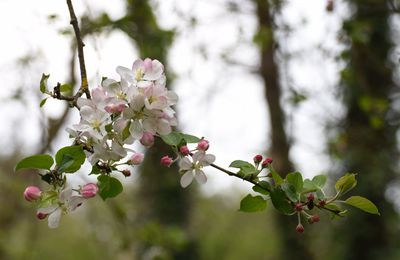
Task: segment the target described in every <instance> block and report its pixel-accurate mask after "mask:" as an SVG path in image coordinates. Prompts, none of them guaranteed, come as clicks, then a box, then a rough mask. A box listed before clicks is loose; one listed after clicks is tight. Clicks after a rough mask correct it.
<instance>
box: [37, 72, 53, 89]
mask: <svg viewBox="0 0 400 260" xmlns="http://www.w3.org/2000/svg"><path fill="white" fill-rule="evenodd" d="M49 77H50V74H49V75H46V74H44V73H43V74H42V78H41V79H40V87H39V88H40V92H42V93H46V92H47V80H48V79H49Z"/></svg>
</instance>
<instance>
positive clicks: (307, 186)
mask: <svg viewBox="0 0 400 260" xmlns="http://www.w3.org/2000/svg"><path fill="white" fill-rule="evenodd" d="M316 190H318V187H317V186H316V185H315V183H314V182H313V181H311V180H310V179H305V180H304V182H303V192H305V193H306V192H314V191H316Z"/></svg>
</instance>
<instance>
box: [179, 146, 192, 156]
mask: <svg viewBox="0 0 400 260" xmlns="http://www.w3.org/2000/svg"><path fill="white" fill-rule="evenodd" d="M179 152H180V153H181V154H183V155H188V154H189V153H190V151H189V148H188V147H187V146H186V145H184V146H181V147H179Z"/></svg>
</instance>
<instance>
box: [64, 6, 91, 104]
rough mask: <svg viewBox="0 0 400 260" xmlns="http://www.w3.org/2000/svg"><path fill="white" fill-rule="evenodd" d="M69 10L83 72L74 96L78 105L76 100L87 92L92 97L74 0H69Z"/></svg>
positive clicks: (87, 95)
mask: <svg viewBox="0 0 400 260" xmlns="http://www.w3.org/2000/svg"><path fill="white" fill-rule="evenodd" d="M67 5H68V10H69V14H70V17H71V21H70V24H71V25H72V27H73V28H74V32H75V38H76V41H77V48H78V59H79V68H80V72H81V87H80V88H79V90H78V92H77V93H76V94H75V96H73V98H74V100H73V102H74V105H75V106H76V101H77V100H78V98H79V97H80V96H82V95H83V93H85V95H86V97H87V98H89V99H90V92H89V85H88V79H87V75H86V66H85V57H84V54H83V47H84V46H85V44H84V43H83V41H82V36H81V31H80V29H79V25H78V19H77V18H76V15H75V11H74V7H73V5H72V0H67Z"/></svg>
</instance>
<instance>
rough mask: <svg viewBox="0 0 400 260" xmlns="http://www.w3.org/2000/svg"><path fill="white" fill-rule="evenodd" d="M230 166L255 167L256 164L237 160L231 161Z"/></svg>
mask: <svg viewBox="0 0 400 260" xmlns="http://www.w3.org/2000/svg"><path fill="white" fill-rule="evenodd" d="M229 167H232V168H242V167H253V168H254V166H253V165H252V164H251V163H249V162H246V161H242V160H236V161H233V162H231V164H230V165H229Z"/></svg>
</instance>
